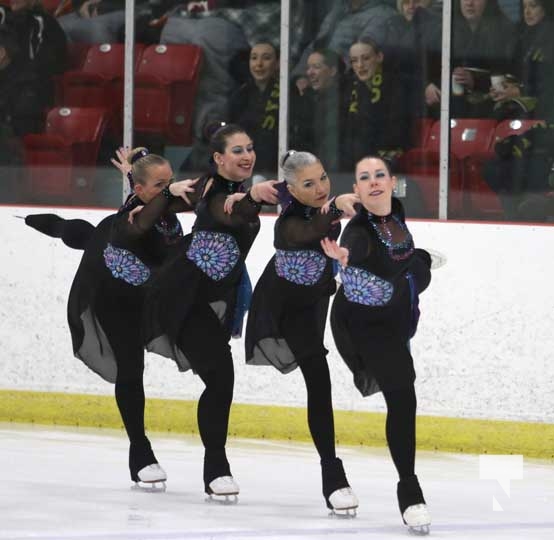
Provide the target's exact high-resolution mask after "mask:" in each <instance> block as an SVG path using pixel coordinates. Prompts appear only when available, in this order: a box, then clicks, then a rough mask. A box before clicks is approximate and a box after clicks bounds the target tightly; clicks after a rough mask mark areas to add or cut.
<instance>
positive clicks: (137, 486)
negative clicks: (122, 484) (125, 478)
mask: <svg viewBox="0 0 554 540" xmlns="http://www.w3.org/2000/svg"><path fill="white" fill-rule="evenodd" d="M131 489H132V490H134V491H144V492H146V493H163V492H164V491H165V490H166V485H165V481H164V480H158V481H155V482H135V483H134V485H132V486H131Z"/></svg>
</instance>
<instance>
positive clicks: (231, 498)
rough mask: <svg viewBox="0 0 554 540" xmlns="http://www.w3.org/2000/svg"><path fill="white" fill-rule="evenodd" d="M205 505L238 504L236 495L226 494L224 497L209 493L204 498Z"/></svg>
mask: <svg viewBox="0 0 554 540" xmlns="http://www.w3.org/2000/svg"><path fill="white" fill-rule="evenodd" d="M206 502H207V503H216V504H224V505H233V504H237V503H238V502H239V498H238V493H227V494H225V495H216V494H215V493H211V494H210V495H208V496H207V497H206Z"/></svg>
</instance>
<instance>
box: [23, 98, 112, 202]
mask: <svg viewBox="0 0 554 540" xmlns="http://www.w3.org/2000/svg"><path fill="white" fill-rule="evenodd" d="M106 121H107V113H106V110H105V109H98V108H77V107H75V108H68V107H61V108H60V107H56V108H55V109H51V110H50V111H49V112H48V115H47V118H46V128H45V132H44V133H41V134H30V135H25V137H24V138H23V142H24V145H25V156H26V163H27V173H28V176H27V178H28V181H27V189H28V190H29V195H30V196H31V197H32V198H38V197H44V196H50V197H52V196H56V197H61V198H62V199H73V198H75V197H76V196H78V195H79V194H84V193H90V190H91V188H92V183H93V182H92V177H93V174H94V172H95V168H96V160H97V158H98V151H99V148H100V141H101V139H102V136H103V134H104V131H105V128H106Z"/></svg>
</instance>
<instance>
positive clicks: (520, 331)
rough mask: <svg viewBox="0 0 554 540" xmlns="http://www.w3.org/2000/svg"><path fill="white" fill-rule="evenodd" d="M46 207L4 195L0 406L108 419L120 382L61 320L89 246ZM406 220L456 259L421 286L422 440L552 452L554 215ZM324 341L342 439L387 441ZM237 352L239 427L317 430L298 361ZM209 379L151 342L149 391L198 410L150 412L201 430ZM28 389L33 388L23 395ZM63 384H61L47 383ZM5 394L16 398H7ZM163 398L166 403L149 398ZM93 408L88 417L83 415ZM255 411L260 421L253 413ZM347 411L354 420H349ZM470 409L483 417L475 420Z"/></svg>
mask: <svg viewBox="0 0 554 540" xmlns="http://www.w3.org/2000/svg"><path fill="white" fill-rule="evenodd" d="M47 211H52V209H45V208H11V207H1V208H0V229H1V230H2V239H3V248H4V257H3V261H2V265H1V268H2V270H1V276H2V279H1V280H0V297H1V298H2V302H1V303H0V322H1V324H0V340H1V343H2V344H3V347H4V350H3V354H2V355H1V357H0V388H2V389H4V390H5V392H7V394H6V393H4V394H3V395H2V399H1V400H0V403H1V405H0V417H1V418H2V419H6V420H8V421H9V420H10V417H11V415H12V411H13V410H16V411H17V414H18V415H19V416H17V420H18V421H35V422H47V423H50V422H58V423H66V424H75V423H78V422H80V423H82V424H86V425H97V424H98V423H101V424H102V422H103V420H98V421H95V418H97V417H100V415H101V414H104V413H101V412H100V411H103V410H106V411H111V412H110V414H113V413H114V411H115V409H114V408H113V403H112V401H113V398H112V397H111V396H112V395H113V387H112V385H110V384H108V383H106V382H104V381H102V380H101V379H100V378H99V377H98V376H96V375H95V374H94V373H92V372H90V371H89V370H88V369H87V368H86V367H85V366H84V365H83V364H82V363H81V362H80V361H78V360H75V359H74V358H73V355H72V351H71V340H70V337H69V333H68V330H67V322H66V319H65V311H66V302H67V296H68V291H69V288H70V285H71V281H72V278H73V276H74V274H75V270H76V268H77V266H78V263H79V260H80V255H81V254H80V252H77V251H74V250H70V249H69V248H67V247H66V246H64V245H63V244H62V243H61V242H60V241H57V240H55V239H50V238H47V237H45V236H43V235H40V234H38V233H36V232H35V231H33V230H31V229H29V228H28V227H26V226H25V225H24V224H23V222H22V220H19V219H15V218H14V217H13V216H14V215H26V214H29V213H39V212H47ZM53 211H55V212H56V213H59V214H61V215H63V216H65V217H69V218H75V217H81V218H85V219H88V220H90V221H91V222H93V223H97V222H98V221H100V220H101V219H102V218H103V217H104V216H105V215H107V214H108V213H109V212H108V211H106V210H87V209H60V208H57V209H53ZM192 219H193V216H184V217H183V218H182V221H183V226H184V228H185V230H189V229H190V225H191V223H192ZM274 219H275V218H274V217H271V216H267V217H265V216H264V217H262V227H261V231H260V234H259V236H258V238H257V240H256V242H255V244H254V246H253V248H252V250H251V252H250V255H249V257H248V269H249V272H250V275H251V278H252V281H253V282H254V283H255V282H256V280H257V278H258V276H259V275H260V274H261V272H262V270H263V268H264V266H265V264H266V263H267V261H268V260H269V258H270V257H271V255H272V252H273V247H272V242H273V224H274ZM409 225H410V228H411V230H412V232H413V234H414V237H415V240H416V245H417V246H419V247H430V248H433V249H435V250H438V251H440V252H441V253H444V254H445V255H446V257H447V263H446V265H445V266H443V267H442V268H439V269H437V270H436V271H434V272H433V281H432V283H431V286H430V288H429V289H428V291H426V292H425V293H424V294H423V295H422V297H421V301H420V307H421V311H422V318H421V322H420V327H419V330H418V334H417V335H416V337H415V339H414V340H412V352H413V355H414V359H415V367H416V372H417V380H416V389H417V394H418V411H419V414H420V415H422V418H421V421H420V426H419V427H418V439H419V442H420V444H422V445H423V446H424V447H426V448H435V447H436V448H441V449H442V448H444V449H447V448H451V449H455V450H462V449H464V448H466V449H467V451H478V452H480V451H481V450H480V449H479V448H481V449H482V448H485V449H486V448H488V447H489V446H490V447H491V448H492V447H493V446H494V447H495V448H497V449H498V448H501V447H504V446H505V448H506V451H511V448H512V445H514V444H516V443H517V444H519V443H521V444H522V448H523V450H518V449H514V452H521V453H525V454H527V455H537V456H539V455H541V456H544V457H548V455H549V454H548V451H547V449H548V448H550V449H552V448H554V444H552V437H551V436H547V437H545V434H546V435H547V434H548V433H550V431H549V430H550V429H551V428H552V424H554V393H553V392H552V387H553V386H552V385H553V384H554V363H552V362H551V359H552V351H554V336H553V335H552V332H551V329H552V328H553V327H554V287H552V285H551V284H552V275H554V264H553V259H554V256H553V254H552V249H551V246H552V245H554V227H547V226H522V225H499V224H487V223H481V224H476V223H455V222H446V223H445V222H437V221H433V222H431V221H413V222H409ZM325 345H326V347H327V348H328V349H329V355H328V360H329V368H330V372H331V378H332V381H333V402H334V407H335V409H336V410H337V415H338V416H337V424H338V425H337V430H338V437H339V440H346V439H348V440H349V441H350V442H349V444H359V443H360V441H359V440H358V439H363V440H364V443H365V444H374V443H375V444H380V443H382V442H383V433H382V431H383V416H382V414H378V415H376V416H375V415H373V416H372V415H371V414H369V413H383V412H384V411H385V404H384V401H383V399H382V396H381V395H380V394H378V395H376V396H372V397H370V398H366V399H364V398H362V397H361V396H360V395H359V393H358V392H357V391H356V389H355V388H354V386H353V384H352V376H351V374H350V372H349V371H348V370H347V369H346V367H345V365H344V363H343V362H342V360H341V359H340V357H339V355H338V353H337V351H336V349H335V347H334V343H333V340H332V336H331V333H330V331H329V329H327V332H326V336H325ZM232 351H233V357H234V359H235V375H236V376H235V395H234V402H235V405H234V411H233V415H234V416H233V418H234V419H233V429H235V430H236V433H237V435H239V434H240V436H252V437H253V436H267V437H269V436H272V437H278V438H284V439H287V438H299V439H302V438H303V437H307V431H306V429H305V411H304V410H303V407H305V399H306V393H305V388H304V382H303V380H302V377H301V375H300V373H298V370H296V371H295V372H293V373H291V374H288V375H281V374H280V373H278V372H277V371H276V370H275V369H273V368H270V367H259V366H246V365H245V363H244V343H243V341H242V340H233V341H232ZM202 388H203V385H202V383H201V381H199V379H198V378H197V377H195V376H193V375H192V374H191V373H190V372H189V373H186V374H182V373H179V372H178V371H177V369H176V367H175V364H174V363H173V362H171V361H170V360H167V359H163V358H161V357H158V356H156V355H150V354H149V355H147V359H146V368H145V389H146V394H147V397H148V398H149V401H150V399H151V398H156V399H160V400H179V401H178V402H175V403H178V405H175V407H177V409H179V407H183V410H184V411H188V413H187V412H184V413H183V415H184V416H185V417H186V418H189V419H190V422H189V420H187V421H186V422H185V421H184V420H182V419H181V418H180V417H179V416H178V414H180V413H175V414H176V416H174V417H173V419H174V420H175V421H173V420H172V415H169V414H167V415H166V412H165V407H166V406H168V405H167V403H174V401H168V402H164V403H166V405H160V410H162V411H163V413H160V415H162V414H163V415H164V417H165V416H167V422H169V423H170V424H171V425H169V426H166V425H165V424H164V423H163V422H161V420H160V422H161V423H156V422H157V421H154V420H153V419H152V420H150V421H151V422H152V426H151V427H152V428H153V429H160V430H162V431H164V430H167V429H171V430H176V431H177V430H182V431H193V429H194V426H195V413H194V403H195V402H196V400H197V399H198V397H199V395H200V393H201V391H202ZM20 391H30V392H31V393H30V394H28V397H27V398H26V399H20V397H17V396H21V394H20V393H19V392H20ZM42 392H45V393H46V394H45V396H44V399H46V401H48V402H51V403H52V404H54V403H58V404H59V403H62V402H63V400H62V399H61V398H62V397H64V398H66V399H69V400H85V403H84V404H83V402H82V401H77V402H76V404H74V406H72V405H68V406H67V409H68V410H70V409H73V410H74V411H75V413H74V416H69V417H68V419H67V420H66V421H62V419H61V417H63V416H64V414H68V412H67V410H66V411H62V412H60V411H57V412H56V414H53V413H48V412H47V411H48V407H46V406H45V407H44V411H41V407H42V405H41V403H42V402H41V399H42V398H41V396H40V393H42ZM56 392H58V393H60V396H58V395H57V394H50V393H56ZM25 395H26V394H25ZM81 395H84V396H87V397H86V398H84V397H80V396H81ZM7 396H9V397H10V399H4V397H7ZM14 396H15V397H14ZM99 396H106V399H102V397H99ZM87 400H89V401H87ZM90 400H92V402H91V401H90ZM95 400H96V401H95ZM12 401H13V403H16V404H17V405H16V406H15V408H12V407H11V405H9V404H7V402H12ZM87 403H90V406H89V407H87V406H86V404H87ZM100 403H105V404H104V405H100ZM154 403H158V402H157V401H155V400H152V404H154ZM52 406H54V405H52ZM247 406H254V407H253V408H249V407H247ZM273 406H276V407H280V408H278V409H274V408H273ZM54 407H55V406H54ZM171 407H174V405H172V406H171ZM87 409H90V413H87V412H86V411H87ZM154 409H155V406H154ZM179 410H180V409H179ZM240 410H244V411H245V412H244V414H245V415H247V416H246V418H247V420H245V421H244V422H240V421H239V417H240V415H239V413H238V411H240ZM37 411H38V412H40V413H41V414H45V415H46V417H48V414H50V417H51V418H52V419H51V420H48V419H47V418H45V417H41V416H40V415H38V416H37ZM246 411H248V413H247V412H246ZM268 411H276V412H275V413H274V414H273V413H272V414H269V412H268ZM62 413H63V414H62ZM89 414H90V421H86V422H85V420H84V418H86V417H87V415H89ZM248 415H251V416H252V418H258V417H259V418H260V421H256V422H254V421H253V420H251V418H250V417H249V416H248ZM349 415H350V416H349ZM281 417H284V419H283V420H281ZM292 418H297V420H294V421H293V420H292ZM349 418H352V419H354V418H355V419H356V420H351V421H352V422H354V423H349V422H350V420H348V421H347V419H349ZM358 418H360V419H361V420H358ZM427 418H429V420H427ZM470 419H473V420H479V421H484V423H480V422H475V423H471V422H467V423H466V420H470ZM462 420H463V422H462ZM491 420H494V421H499V420H500V421H502V420H507V421H510V422H514V423H508V424H507V426H508V427H507V428H506V429H507V431H506V436H505V438H503V436H501V435H500V434H501V433H502V429H501V427H500V426H502V425H503V424H502V422H500V423H498V422H492V423H489V422H486V421H491ZM114 421H115V420H114ZM358 421H359V422H360V423H356V422H358ZM164 422H165V419H164ZM187 422H189V423H190V425H189V424H187ZM237 422H238V423H237ZM441 422H443V423H442V424H441ZM451 422H453V424H451ZM460 422H461V423H460ZM281 424H282V427H279V426H280V425H281ZM106 425H119V424H118V423H115V424H109V423H108V424H106ZM427 425H428V426H429V428H427V427H426V426H427ZM268 426H271V427H272V429H273V431H271V435H269V434H266V433H270V431H264V430H268V429H269V427H268ZM372 426H373V427H372ZM449 426H452V429H450V427H449ZM457 426H463V427H457ZM470 426H475V427H474V428H471V427H470ZM487 426H490V427H487ZM510 426H512V427H511V428H510ZM248 430H250V431H251V433H250V432H248ZM341 430H342V431H341ZM255 432H257V433H258V435H256V434H255ZM364 434H365V436H363V435H364ZM527 434H528V435H527ZM536 435H540V436H536ZM427 439H428V442H426V441H427ZM512 439H513V440H512ZM527 439H528V442H521V441H524V440H527ZM495 440H496V441H497V442H494V441H495ZM473 447H475V448H477V449H476V450H472V449H471V448H473ZM491 451H492V450H491Z"/></svg>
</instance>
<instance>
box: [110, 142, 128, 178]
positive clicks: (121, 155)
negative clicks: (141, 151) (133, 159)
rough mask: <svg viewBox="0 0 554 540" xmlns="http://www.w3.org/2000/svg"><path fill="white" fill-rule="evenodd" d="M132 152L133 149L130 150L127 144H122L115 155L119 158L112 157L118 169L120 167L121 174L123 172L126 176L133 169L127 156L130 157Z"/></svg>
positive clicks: (113, 163)
mask: <svg viewBox="0 0 554 540" xmlns="http://www.w3.org/2000/svg"><path fill="white" fill-rule="evenodd" d="M130 153H131V150H129V148H128V147H127V146H125V147H123V146H120V147H119V148H118V149H117V150H116V151H115V155H116V156H117V159H115V158H111V159H110V161H111V162H112V165H114V167H116V169H119V170H120V171H121V174H123V175H124V176H127V175H128V174H129V173H130V172H131V169H132V166H131V164H130V163H129V162H128V161H127V158H128V157H129V154H130ZM118 160H119V161H118Z"/></svg>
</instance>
